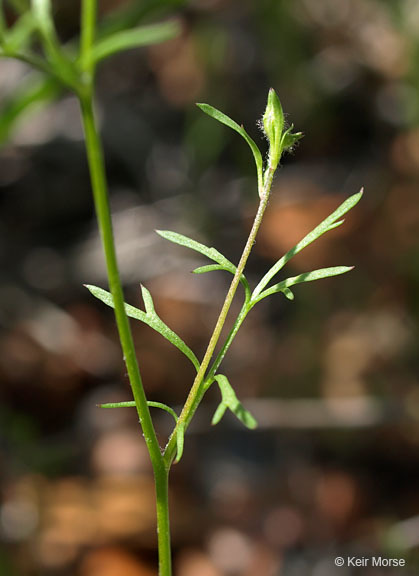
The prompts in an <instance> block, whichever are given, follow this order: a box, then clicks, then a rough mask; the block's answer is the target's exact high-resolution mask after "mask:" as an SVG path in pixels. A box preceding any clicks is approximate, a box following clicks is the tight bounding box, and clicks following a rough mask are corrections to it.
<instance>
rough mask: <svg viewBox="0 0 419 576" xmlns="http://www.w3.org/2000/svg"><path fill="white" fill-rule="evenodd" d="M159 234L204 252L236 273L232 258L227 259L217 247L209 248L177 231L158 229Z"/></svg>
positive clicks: (171, 240) (186, 246)
mask: <svg viewBox="0 0 419 576" xmlns="http://www.w3.org/2000/svg"><path fill="white" fill-rule="evenodd" d="M156 232H157V234H159V236H161V237H162V238H164V239H165V240H168V241H169V242H173V243H174V244H179V245H180V246H184V247H185V248H190V249H191V250H194V251H195V252H199V253H200V254H203V255H204V256H206V257H207V258H209V259H210V260H213V261H214V262H216V263H217V264H219V265H220V266H222V267H223V268H224V269H226V270H228V271H229V272H231V273H232V274H235V272H236V267H235V266H234V264H233V263H232V262H230V260H227V258H226V257H225V256H223V255H222V254H221V253H220V252H218V250H216V249H215V248H209V247H208V246H205V244H201V243H200V242H197V241H196V240H192V238H188V236H184V235H183V234H178V233H177V232H172V231H170V230H156Z"/></svg>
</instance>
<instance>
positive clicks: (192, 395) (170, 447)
mask: <svg viewBox="0 0 419 576" xmlns="http://www.w3.org/2000/svg"><path fill="white" fill-rule="evenodd" d="M274 173H275V169H271V168H268V169H267V172H266V174H265V180H264V186H263V190H262V194H261V199H260V203H259V207H258V211H257V213H256V216H255V219H254V222H253V226H252V229H251V231H250V234H249V237H248V239H247V242H246V245H245V247H244V250H243V253H242V255H241V258H240V262H239V264H238V266H237V270H236V273H235V274H234V277H233V280H232V282H231V284H230V288H229V290H228V293H227V296H226V298H225V301H224V304H223V307H222V309H221V312H220V315H219V317H218V320H217V323H216V325H215V328H214V331H213V333H212V336H211V339H210V342H209V344H208V348H207V350H206V352H205V355H204V358H203V360H202V363H201V367H200V369H199V371H198V373H197V375H196V377H195V380H194V383H193V385H192V388H191V390H190V392H189V395H188V397H187V399H186V402H185V405H184V407H183V410H182V412H181V414H180V416H179V418H178V421H177V424H176V426H175V428H174V430H173V432H172V434H171V436H170V438H169V441H168V443H167V446H166V448H165V451H164V460H165V464H166V466H167V467H170V465H171V464H172V462H173V459H174V456H175V451H176V434H177V431H178V429H179V426H180V425H183V426H185V429H186V428H187V426H188V425H189V423H190V421H191V419H192V417H193V415H194V413H195V411H196V409H197V408H198V405H199V403H200V401H201V399H202V395H203V394H202V393H203V386H204V380H205V374H206V371H207V368H208V365H209V363H210V361H211V358H212V356H213V354H214V350H215V347H216V346H217V343H218V340H219V338H220V335H221V331H222V329H223V326H224V323H225V321H226V317H227V314H228V311H229V310H230V306H231V304H232V302H233V298H234V295H235V293H236V290H237V287H238V285H239V282H240V278H241V275H242V273H243V270H244V268H245V266H246V263H247V260H248V258H249V255H250V252H251V250H252V247H253V244H254V242H255V239H256V235H257V233H258V230H259V227H260V225H261V223H262V218H263V215H264V213H265V210H266V206H267V205H268V200H269V193H270V190H271V186H272V180H273V177H274Z"/></svg>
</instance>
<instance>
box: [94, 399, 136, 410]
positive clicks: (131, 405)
mask: <svg viewBox="0 0 419 576" xmlns="http://www.w3.org/2000/svg"><path fill="white" fill-rule="evenodd" d="M97 406H98V408H135V407H136V404H135V402H134V400H129V401H128V402H106V404H98V405H97Z"/></svg>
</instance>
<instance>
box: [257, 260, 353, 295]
mask: <svg viewBox="0 0 419 576" xmlns="http://www.w3.org/2000/svg"><path fill="white" fill-rule="evenodd" d="M353 268H354V267H353V266H334V267H332V268H319V269H318V270H313V271H312V272H305V273H304V274H299V275H298V276H293V277H291V278H287V279H286V280H283V282H279V283H278V284H275V285H274V286H271V287H270V288H268V289H267V290H264V291H263V292H262V293H261V294H259V296H258V297H257V298H256V300H252V303H256V302H259V300H262V299H263V298H266V297H267V296H270V295H271V294H276V293H278V292H283V293H284V294H285V296H287V294H286V291H288V292H291V291H290V290H289V289H288V288H289V286H294V285H295V284H302V283H303V282H313V281H314V280H321V279H322V278H330V277H331V276H339V275H340V274H346V272H350V271H351V270H353ZM287 297H288V296H287ZM293 298H294V295H293V296H292V298H290V299H291V300H292V299H293Z"/></svg>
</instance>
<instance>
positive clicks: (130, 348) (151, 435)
mask: <svg viewBox="0 0 419 576" xmlns="http://www.w3.org/2000/svg"><path fill="white" fill-rule="evenodd" d="M80 105H81V114H82V119H83V126H84V131H85V138H86V151H87V158H88V162H89V169H90V177H91V182H92V189H93V197H94V202H95V208H96V214H97V219H98V222H99V229H100V234H101V238H102V244H103V250H104V253H105V259H106V266H107V272H108V280H109V287H110V291H111V294H112V297H113V300H114V304H115V317H116V323H117V326H118V331H119V337H120V341H121V346H122V350H123V353H124V359H125V364H126V366H127V371H128V376H129V380H130V383H131V387H132V391H133V394H134V400H135V404H136V407H137V412H138V416H139V418H140V423H141V426H142V429H143V432H144V438H145V441H146V443H147V447H148V450H149V452H150V457H151V460H152V463H153V467H155V468H157V469H159V468H161V467H162V464H163V462H162V456H161V451H160V446H159V443H158V441H157V437H156V433H155V430H154V427H153V423H152V420H151V415H150V411H149V408H148V406H147V399H146V397H145V393H144V388H143V385H142V381H141V376H140V371H139V368H138V363H137V359H136V355H135V348H134V342H133V340H132V335H131V330H130V326H129V322H128V318H127V315H126V312H125V307H124V295H123V292H122V286H121V280H120V277H119V270H118V264H117V259H116V251H115V243H114V239H113V232H112V220H111V214H110V209H109V199H108V191H107V185H106V178H105V168H104V161H103V153H102V146H101V142H100V139H99V135H98V133H97V129H96V123H95V119H94V112H93V104H92V98H91V97H86V96H85V97H83V98H81V99H80Z"/></svg>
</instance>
